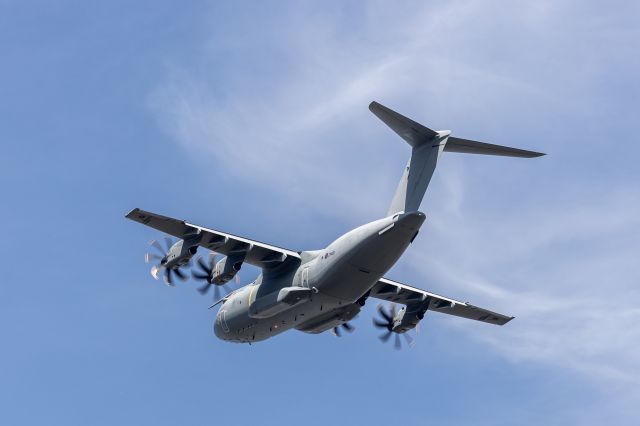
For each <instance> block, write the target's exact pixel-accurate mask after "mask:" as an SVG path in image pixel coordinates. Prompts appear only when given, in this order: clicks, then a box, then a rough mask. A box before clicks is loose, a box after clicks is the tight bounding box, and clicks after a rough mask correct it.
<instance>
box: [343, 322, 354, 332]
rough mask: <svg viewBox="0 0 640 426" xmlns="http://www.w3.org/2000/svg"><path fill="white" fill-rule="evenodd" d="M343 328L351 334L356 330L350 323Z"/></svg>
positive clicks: (346, 323)
mask: <svg viewBox="0 0 640 426" xmlns="http://www.w3.org/2000/svg"><path fill="white" fill-rule="evenodd" d="M342 328H344V329H345V330H347V331H348V332H349V333H353V330H355V327H354V326H352V325H351V324H349V323H348V322H345V323H344V324H342Z"/></svg>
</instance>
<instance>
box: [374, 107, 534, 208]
mask: <svg viewBox="0 0 640 426" xmlns="http://www.w3.org/2000/svg"><path fill="white" fill-rule="evenodd" d="M369 109H370V110H371V112H372V113H374V114H375V115H376V116H377V117H378V118H379V119H380V120H382V121H383V122H384V123H385V124H386V125H387V126H389V127H390V128H391V130H393V131H394V132H396V133H397V134H398V136H400V137H401V138H402V139H404V140H405V141H406V142H407V143H408V144H409V145H411V157H410V158H409V162H408V163H407V166H406V167H405V169H404V173H403V174H402V178H400V183H398V188H397V189H396V192H395V194H394V195H393V200H392V201H391V205H390V206H389V211H388V212H387V215H388V216H391V215H393V214H396V213H399V212H407V213H408V212H413V211H418V209H419V208H420V203H421V202H422V198H423V197H424V193H425V191H426V190H427V187H428V186H429V182H430V181H431V176H433V171H434V170H435V169H436V164H437V163H438V157H439V156H440V153H442V151H447V152H461V153H465V154H484V155H500V156H505V157H522V158H533V157H540V156H542V155H544V154H543V153H541V152H534V151H526V150H524V149H518V148H510V147H508V146H501V145H493V144H490V143H485V142H477V141H472V140H469V139H462V138H456V137H454V136H451V131H449V130H440V131H435V130H431V129H429V128H428V127H425V126H423V125H422V124H420V123H416V122H415V121H413V120H411V119H410V118H407V117H405V116H403V115H401V114H398V113H397V112H395V111H393V110H391V109H389V108H387V107H385V106H384V105H381V104H379V103H377V102H371V104H370V105H369Z"/></svg>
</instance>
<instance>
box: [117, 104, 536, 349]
mask: <svg viewBox="0 0 640 426" xmlns="http://www.w3.org/2000/svg"><path fill="white" fill-rule="evenodd" d="M369 109H370V110H371V112H373V113H374V114H375V115H376V116H377V117H378V118H379V119H380V120H382V121H383V122H384V123H385V124H386V125H387V126H389V127H390V128H391V129H392V130H393V131H394V132H395V133H397V134H398V136H400V137H401V138H402V139H404V140H405V141H406V142H407V143H408V144H409V145H410V146H411V157H410V158H409V162H408V163H407V165H406V167H405V168H404V172H403V174H402V177H401V179H400V183H399V184H398V187H397V189H396V192H395V194H394V196H393V199H392V201H391V205H390V206H389V210H388V211H387V214H386V215H385V216H384V217H383V218H382V219H379V220H375V221H373V222H370V223H367V224H365V225H362V226H360V227H358V228H356V229H354V230H352V231H349V232H347V233H346V234H344V235H342V236H341V237H339V238H338V239H337V240H335V241H334V242H333V243H331V244H329V246H328V247H327V248H325V249H322V250H313V251H297V250H288V249H284V248H281V247H276V246H274V245H271V244H265V243H262V242H260V241H255V240H252V239H249V238H244V237H239V236H236V235H232V234H229V233H226V232H221V231H218V230H215V229H210V228H205V227H202V226H199V225H195V224H193V223H190V222H187V221H184V220H178V219H173V218H170V217H166V216H161V215H159V214H155V213H151V212H148V211H144V210H140V209H137V208H136V209H133V210H132V211H131V212H129V213H128V214H127V215H126V217H127V218H128V219H131V220H134V221H136V222H140V223H142V224H144V225H147V226H150V227H152V228H155V229H157V230H159V231H162V232H165V233H166V234H169V235H171V236H173V237H177V238H178V241H177V242H175V243H173V242H172V241H171V240H169V239H168V243H167V251H166V252H165V251H164V249H163V248H162V246H160V244H159V243H158V242H156V241H154V242H152V245H153V246H154V247H156V249H158V251H159V252H160V254H158V255H154V254H147V261H150V260H152V259H157V260H159V261H160V262H159V264H158V265H156V266H154V267H153V268H152V270H151V273H152V275H153V276H154V277H155V278H156V279H158V276H159V274H160V273H161V271H164V272H163V274H164V279H165V282H166V283H167V284H169V285H172V284H173V275H175V276H177V277H178V278H179V279H182V280H184V279H186V275H185V273H184V272H183V271H182V270H181V268H184V267H186V266H187V265H189V264H190V263H191V260H192V257H193V256H194V255H195V254H196V252H197V250H198V248H199V247H202V248H204V249H207V250H210V251H211V253H210V255H209V257H208V259H207V260H204V259H203V258H201V257H200V258H197V262H196V263H197V264H198V265H199V266H200V268H201V269H202V272H197V271H194V272H192V275H193V277H194V278H195V279H200V280H203V281H205V285H204V287H202V288H201V289H200V290H201V292H203V293H204V292H206V291H207V290H208V289H209V288H210V287H211V286H213V287H214V288H215V289H217V290H219V288H220V287H223V286H225V284H226V283H228V282H229V281H230V280H232V279H233V278H234V277H235V276H236V274H237V272H238V271H239V270H240V268H241V266H242V264H243V263H248V264H250V265H254V266H257V267H259V268H261V269H262V272H261V274H260V275H259V276H258V278H257V279H256V280H255V281H254V282H252V283H250V284H248V285H246V286H244V287H241V288H239V289H237V290H235V291H233V292H231V293H229V294H227V295H226V296H224V297H223V298H221V299H220V300H218V301H217V302H216V303H214V304H213V305H212V306H211V307H214V306H216V305H220V308H219V311H218V313H217V315H216V319H215V323H214V333H215V335H216V336H217V337H219V338H220V339H223V340H226V341H230V342H246V343H253V342H257V341H260V340H265V339H268V338H270V337H273V336H275V335H277V334H280V333H282V332H284V331H287V330H289V329H292V328H295V329H296V330H300V331H304V332H306V333H322V332H324V331H327V330H333V332H334V334H336V335H340V330H341V328H342V329H343V330H346V331H351V330H352V326H351V325H349V323H348V321H350V320H351V319H352V318H354V317H355V316H356V315H357V314H358V313H359V312H360V309H361V308H362V307H363V306H364V305H365V302H366V301H367V300H368V299H369V298H374V299H380V300H384V301H388V302H392V307H391V309H389V310H387V309H385V308H384V307H383V306H382V305H378V312H379V315H380V318H378V319H374V325H375V326H376V327H378V328H381V329H383V330H384V334H382V335H381V336H380V339H381V340H382V341H384V342H386V341H388V340H389V338H390V337H391V336H392V335H395V347H396V348H400V346H401V343H400V338H399V336H400V335H404V336H405V337H406V338H407V342H409V343H411V341H412V339H411V338H410V337H409V336H408V335H407V334H405V333H406V332H407V331H409V330H411V329H413V328H415V327H416V326H417V324H418V323H419V322H420V320H422V319H423V318H424V316H425V314H426V313H427V311H433V312H440V313H444V314H450V315H455V316H458V317H463V318H468V319H472V320H477V321H482V322H486V323H489V324H497V325H504V324H506V323H507V322H509V321H510V320H511V319H513V317H511V316H506V315H503V314H499V313H496V312H492V311H490V310H487V309H483V308H479V307H477V306H473V305H471V304H469V303H467V302H461V301H459V300H455V299H452V298H449V297H444V296H439V295H437V294H434V293H431V292H428V291H425V290H421V289H419V288H416V287H412V286H409V285H406V284H402V283H399V282H397V281H393V280H391V279H389V278H386V277H384V274H385V273H386V272H387V271H388V270H389V269H390V268H391V267H392V266H393V265H394V264H395V263H396V261H397V260H398V258H400V256H401V255H402V253H403V252H404V251H405V250H406V249H407V247H408V246H409V244H411V243H412V242H413V240H414V239H415V238H416V236H417V235H418V231H419V230H420V227H421V225H422V224H423V222H424V221H425V215H424V213H422V212H420V211H418V209H419V207H420V203H421V201H422V198H423V196H424V193H425V191H426V189H427V186H428V185H429V181H430V180H431V176H432V175H433V172H434V170H435V168H436V164H437V162H438V158H439V157H440V154H441V153H442V152H443V151H445V152H460V153H467V154H488V155H501V156H508V157H525V158H531V157H539V156H541V155H544V154H542V153H538V152H533V151H525V150H522V149H516V148H510V147H506V146H500V145H493V144H488V143H483V142H476V141H472V140H468V139H461V138H457V137H453V136H451V132H450V131H448V130H441V131H434V130H431V129H429V128H427V127H425V126H423V125H421V124H418V123H416V122H415V121H413V120H411V119H409V118H407V117H404V116H402V115H400V114H398V113H397V112H395V111H392V110H391V109H389V108H387V107H385V106H383V105H380V104H379V103H377V102H372V103H371V104H370V105H369ZM215 253H219V254H222V255H224V256H225V257H224V258H223V259H221V260H219V261H216V259H215ZM395 304H400V305H403V307H402V308H401V309H399V310H397V311H396V309H395Z"/></svg>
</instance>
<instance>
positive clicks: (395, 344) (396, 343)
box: [393, 333, 402, 350]
mask: <svg viewBox="0 0 640 426" xmlns="http://www.w3.org/2000/svg"><path fill="white" fill-rule="evenodd" d="M393 347H394V348H395V349H396V350H400V349H401V348H402V343H401V342H400V335H399V334H398V333H396V341H395V343H394V344H393Z"/></svg>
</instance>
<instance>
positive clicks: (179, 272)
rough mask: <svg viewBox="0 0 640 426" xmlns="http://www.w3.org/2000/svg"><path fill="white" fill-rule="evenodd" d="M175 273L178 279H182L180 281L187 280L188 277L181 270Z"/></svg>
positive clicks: (177, 269)
mask: <svg viewBox="0 0 640 426" xmlns="http://www.w3.org/2000/svg"><path fill="white" fill-rule="evenodd" d="M173 272H175V274H176V275H177V276H178V278H180V281H184V280H186V279H187V276H186V275H185V274H184V272H182V271H181V270H180V268H176V269H174V270H173Z"/></svg>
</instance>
